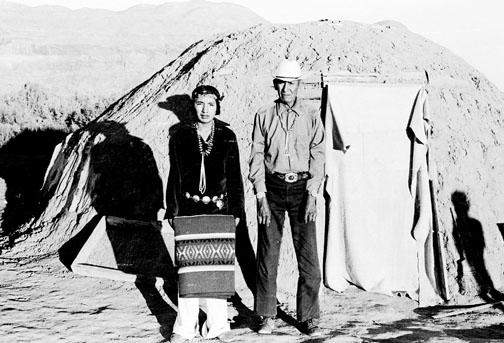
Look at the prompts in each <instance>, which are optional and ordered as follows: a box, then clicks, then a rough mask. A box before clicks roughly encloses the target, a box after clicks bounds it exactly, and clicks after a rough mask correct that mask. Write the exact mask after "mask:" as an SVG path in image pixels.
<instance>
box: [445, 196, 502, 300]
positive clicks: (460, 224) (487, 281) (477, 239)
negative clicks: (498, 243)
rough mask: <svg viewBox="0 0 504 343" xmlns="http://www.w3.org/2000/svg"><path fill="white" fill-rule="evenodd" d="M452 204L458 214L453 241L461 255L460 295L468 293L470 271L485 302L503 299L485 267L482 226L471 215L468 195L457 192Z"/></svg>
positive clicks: (455, 219)
mask: <svg viewBox="0 0 504 343" xmlns="http://www.w3.org/2000/svg"><path fill="white" fill-rule="evenodd" d="M451 201H452V203H453V207H454V209H455V213H456V218H453V238H454V242H455V246H456V248H457V252H458V254H459V256H460V259H459V261H458V272H457V274H458V283H459V289H460V291H461V293H463V292H464V291H465V289H464V287H465V286H464V282H463V277H464V273H467V272H469V273H472V274H473V276H474V279H475V281H476V283H477V286H478V288H479V295H480V297H481V298H482V299H483V300H485V301H487V302H495V301H501V300H504V295H503V294H502V293H501V292H499V291H498V290H496V289H495V287H494V284H493V282H492V279H491V278H490V275H489V274H488V271H487V268H486V266H485V260H484V256H483V253H484V249H485V238H484V236H483V227H482V225H481V223H480V222H479V221H478V220H477V219H475V218H472V217H470V216H469V208H470V202H469V199H468V198H467V195H466V194H465V193H464V192H461V191H455V192H453V193H452V196H451ZM464 260H465V261H467V265H468V266H469V269H470V271H465V270H464V268H463V261H464Z"/></svg>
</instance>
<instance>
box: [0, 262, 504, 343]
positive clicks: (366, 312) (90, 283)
mask: <svg viewBox="0 0 504 343" xmlns="http://www.w3.org/2000/svg"><path fill="white" fill-rule="evenodd" d="M0 262H1V263H2V264H0V341H1V342H112V341H118V342H167V341H168V339H167V338H168V337H169V334H170V332H171V327H172V325H173V321H174V320H175V316H176V312H175V310H173V309H172V307H170V306H169V302H168V301H165V300H164V299H168V298H167V297H166V296H165V295H164V293H163V292H162V291H161V292H160V289H161V288H162V287H161V286H159V287H158V288H156V286H154V285H151V286H149V285H143V286H140V287H137V286H136V285H135V284H134V283H127V282H118V281H113V280H107V279H97V278H90V277H84V276H80V275H76V274H73V273H71V272H69V271H67V270H66V268H65V267H64V266H63V265H61V264H60V263H59V261H58V260H57V258H56V257H54V256H53V257H48V258H46V259H43V260H41V261H36V262H29V263H25V264H19V263H13V262H12V261H8V260H6V259H2V260H0ZM238 293H239V294H240V295H241V297H242V301H241V302H235V303H234V304H232V303H231V302H230V303H229V318H230V320H231V323H232V328H233V332H234V333H235V334H236V336H235V341H236V342H501V341H503V340H504V325H503V324H502V321H503V317H502V310H500V309H498V308H488V309H485V310H482V311H481V310H480V311H473V312H469V313H467V314H462V315H458V316H453V317H447V318H443V319H433V318H432V315H433V314H436V313H438V312H440V311H450V310H451V309H453V308H454V307H455V306H451V307H449V306H447V307H445V308H443V309H440V308H430V309H419V308H417V307H416V303H415V302H414V301H412V300H410V299H407V298H404V297H391V296H386V295H381V294H375V293H369V292H363V291H361V290H358V289H356V288H352V289H349V290H348V291H346V292H344V293H340V294H338V293H336V292H333V291H330V290H328V289H324V290H323V292H322V295H321V306H322V318H321V322H320V325H321V327H322V328H323V330H324V333H325V335H324V336H323V337H320V338H310V337H308V336H305V335H303V334H301V333H300V332H299V331H298V330H297V329H296V327H295V325H296V321H295V320H294V319H293V316H294V313H295V312H294V311H293V310H294V306H293V303H292V302H293V297H287V296H285V295H283V296H282V295H279V299H280V301H285V303H283V304H282V305H281V310H280V311H279V318H277V319H276V324H277V327H278V328H277V330H276V332H275V333H274V334H273V335H267V336H259V335H258V334H257V333H255V332H254V331H253V327H254V320H253V316H252V311H251V310H250V309H251V306H252V296H251V294H250V292H249V291H248V290H245V289H243V287H241V286H239V285H238ZM163 296H165V298H163ZM283 298H284V299H283ZM475 301H478V300H475ZM458 307H460V306H458ZM196 341H197V342H204V341H205V340H203V339H198V340H196ZM214 341H215V340H214Z"/></svg>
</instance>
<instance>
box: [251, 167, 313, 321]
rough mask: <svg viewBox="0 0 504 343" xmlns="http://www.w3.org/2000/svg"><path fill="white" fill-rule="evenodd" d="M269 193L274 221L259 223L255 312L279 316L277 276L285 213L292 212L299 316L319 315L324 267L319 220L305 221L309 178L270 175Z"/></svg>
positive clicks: (303, 318)
mask: <svg viewBox="0 0 504 343" xmlns="http://www.w3.org/2000/svg"><path fill="white" fill-rule="evenodd" d="M266 189H267V190H268V191H267V193H266V196H267V199H268V204H269V206H270V210H271V217H272V218H271V224H270V225H269V226H268V227H266V226H265V225H259V229H258V240H257V269H258V271H257V294H256V299H255V312H256V314H257V315H259V316H268V317H273V316H275V315H276V303H277V300H276V291H277V285H276V279H277V271H278V260H279V256H280V244H281V242H282V228H283V225H284V220H285V212H286V211H287V214H288V215H289V221H290V225H291V231H292V240H293V243H294V250H295V252H296V257H297V262H298V270H299V279H298V285H297V298H296V301H297V319H298V320H299V321H305V320H307V319H311V318H319V316H320V309H319V299H318V294H319V289H320V279H321V277H320V267H319V260H318V254H317V235H316V228H315V222H309V223H305V222H304V218H303V217H304V214H305V206H306V197H307V192H306V180H300V181H297V182H294V183H287V182H285V181H284V180H281V179H279V178H277V177H276V176H272V175H267V177H266Z"/></svg>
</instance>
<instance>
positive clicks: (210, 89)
mask: <svg viewBox="0 0 504 343" xmlns="http://www.w3.org/2000/svg"><path fill="white" fill-rule="evenodd" d="M206 94H211V95H214V96H215V102H216V104H217V110H216V112H215V115H216V116H218V115H219V114H220V101H221V100H222V98H223V97H222V96H221V95H220V93H219V91H218V90H217V88H215V87H214V86H210V85H201V86H198V87H196V88H194V90H193V91H192V95H191V98H192V100H193V101H195V100H196V98H197V97H198V96H200V95H206Z"/></svg>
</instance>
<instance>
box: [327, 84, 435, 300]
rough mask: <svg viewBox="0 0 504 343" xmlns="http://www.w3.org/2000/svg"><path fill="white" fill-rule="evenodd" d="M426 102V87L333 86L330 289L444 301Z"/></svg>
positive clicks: (329, 155) (329, 158) (330, 114)
mask: <svg viewBox="0 0 504 343" xmlns="http://www.w3.org/2000/svg"><path fill="white" fill-rule="evenodd" d="M426 101H427V93H426V91H425V90H424V89H423V87H422V85H405V84H404V85H388V84H362V83H361V84H348V83H346V84H344V83H341V84H330V85H329V86H328V105H327V115H326V118H325V129H326V133H327V136H326V176H327V184H326V191H327V194H328V200H329V201H328V212H329V213H328V222H327V223H326V225H327V231H326V245H325V254H324V255H325V258H324V283H325V285H326V286H327V287H329V288H331V289H334V290H337V291H343V290H344V289H346V288H347V287H348V285H349V283H352V284H355V285H357V286H358V287H361V288H363V289H365V290H368V291H374V292H380V293H385V294H392V293H393V292H396V291H400V292H407V293H408V295H409V296H410V297H411V298H413V299H415V300H417V301H419V303H420V306H425V305H431V304H435V303H438V301H439V297H438V295H437V294H436V291H435V286H434V285H435V277H434V275H435V274H434V262H433V261H434V256H433V250H432V227H431V225H432V215H431V206H430V205H431V203H430V193H429V192H430V191H429V183H428V182H429V181H428V172H427V159H426V152H427V135H428V131H427V130H426V128H427V126H428V124H429V123H428V115H427V113H426V110H427V105H426ZM415 203H416V206H415ZM415 218H416V219H415Z"/></svg>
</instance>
